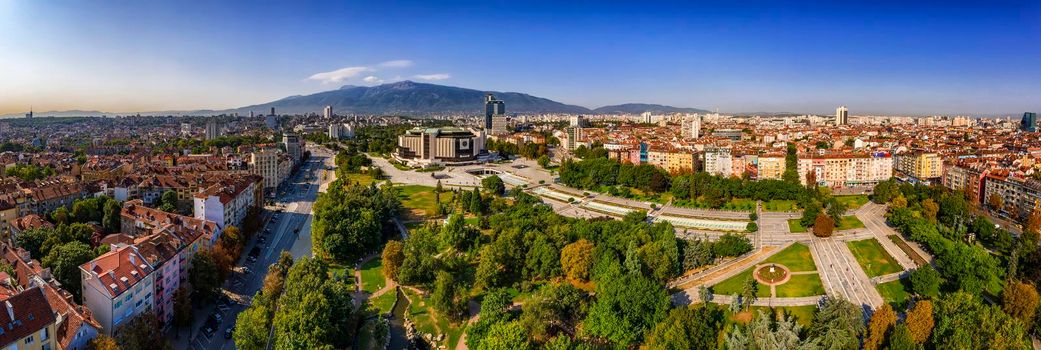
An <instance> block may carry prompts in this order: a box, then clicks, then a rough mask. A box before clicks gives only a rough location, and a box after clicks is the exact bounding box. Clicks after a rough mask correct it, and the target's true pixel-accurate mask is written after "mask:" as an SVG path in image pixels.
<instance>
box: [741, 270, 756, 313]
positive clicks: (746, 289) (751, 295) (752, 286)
mask: <svg viewBox="0 0 1041 350" xmlns="http://www.w3.org/2000/svg"><path fill="white" fill-rule="evenodd" d="M758 294H759V282H758V281H756V280H755V279H754V278H751V277H749V278H748V279H746V280H745V284H744V286H743V287H741V307H742V308H744V309H745V310H748V308H749V307H752V304H754V303H755V301H756V299H759V295H758Z"/></svg>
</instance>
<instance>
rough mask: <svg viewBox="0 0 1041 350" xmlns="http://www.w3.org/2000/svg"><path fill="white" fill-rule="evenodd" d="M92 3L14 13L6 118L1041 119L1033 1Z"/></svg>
mask: <svg viewBox="0 0 1041 350" xmlns="http://www.w3.org/2000/svg"><path fill="white" fill-rule="evenodd" d="M91 5H93V6H87V5H82V4H74V3H61V2H59V3H48V4H42V3H35V2H27V1H13V0H7V1H0V30H2V31H4V32H5V33H9V35H7V36H5V39H7V40H0V50H4V51H6V52H9V53H12V54H9V55H4V56H2V57H0V75H2V76H5V77H6V79H4V80H3V81H0V91H4V93H3V94H2V97H0V115H8V114H19V113H24V112H26V111H28V110H29V108H30V106H32V109H33V110H35V111H37V112H38V114H39V115H42V114H40V113H39V112H46V111H53V110H98V111H103V112H130V113H132V112H152V111H163V110H196V109H225V108H237V107H242V106H246V105H251V104H257V103H263V102H268V101H273V100H276V99H280V98H283V97H286V96H291V95H299V94H310V93H315V92H319V91H325V90H332V89H336V88H338V87H339V86H341V85H365V86H371V85H378V84H381V83H387V82H394V81H400V80H415V81H422V82H431V83H436V84H443V85H450V86H459V87H467V88H473V89H487V90H493V91H516V92H523V93H528V94H532V95H535V96H540V97H545V98H549V99H553V100H556V101H560V102H563V103H568V104H575V105H580V106H585V107H591V108H595V107H598V106H604V105H613V104H621V103H633V102H635V103H655V104H665V105H672V106H677V107H693V108H704V109H710V110H714V109H717V108H718V109H719V110H721V111H724V112H730V113H742V112H759V111H762V112H795V113H817V114H830V113H833V111H834V110H835V107H836V106H839V105H846V106H850V109H852V110H853V114H854V115H857V114H909V115H921V114H1012V115H1017V114H1019V115H1021V113H1022V112H1023V111H1036V110H1038V109H1041V102H1039V101H1038V100H1037V98H1036V97H1037V96H1039V95H1041V87H1039V86H1037V85H1036V84H1033V83H1032V82H1036V81H1038V78H1041V67H1039V66H1038V65H1036V62H1037V61H1039V60H1041V48H1038V46H1037V45H1031V43H1035V44H1036V43H1037V42H1041V22H1039V21H1037V20H1036V19H1037V18H1038V14H1041V8H1039V6H1038V5H1037V4H1036V3H1033V4H1031V3H1028V2H1002V3H998V4H989V5H982V4H971V3H949V2H948V3H943V4H942V5H943V6H942V7H940V4H935V5H929V4H919V5H904V4H899V3H896V2H882V3H879V2H873V3H870V4H831V3H816V4H814V3H799V4H773V3H758V4H756V3H746V4H742V5H720V4H712V5H708V4H693V5H691V4H673V3H661V4H658V5H657V6H646V5H639V4H628V3H598V4H597V6H596V7H590V6H589V5H588V4H557V3H552V4H550V3H526V4H512V3H507V2H494V1H493V2H480V3H462V2H457V3H450V4H425V3H412V2H399V3H394V4H363V3H344V4H332V3H322V2H316V3H309V4H307V5H303V6H301V5H290V4H278V3H263V4H253V3H250V4H249V6H246V4H244V3H224V4H169V3H159V4H144V5H142V4H136V3H123V2H115V3H105V4H91ZM39 18H46V19H47V20H46V21H45V22H43V23H46V24H45V25H44V24H41V23H42V22H40V21H39V20H38V19H39ZM315 112H316V113H321V111H320V110H319V111H315ZM475 113H479V110H475Z"/></svg>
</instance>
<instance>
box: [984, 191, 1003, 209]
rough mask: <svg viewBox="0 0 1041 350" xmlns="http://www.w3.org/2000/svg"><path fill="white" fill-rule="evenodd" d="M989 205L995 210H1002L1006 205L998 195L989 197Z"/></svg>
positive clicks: (994, 194)
mask: <svg viewBox="0 0 1041 350" xmlns="http://www.w3.org/2000/svg"><path fill="white" fill-rule="evenodd" d="M987 205H989V206H990V208H991V209H993V210H1001V207H1003V206H1004V205H1005V199H1004V198H1001V196H999V195H998V194H997V193H993V194H991V195H990V197H987Z"/></svg>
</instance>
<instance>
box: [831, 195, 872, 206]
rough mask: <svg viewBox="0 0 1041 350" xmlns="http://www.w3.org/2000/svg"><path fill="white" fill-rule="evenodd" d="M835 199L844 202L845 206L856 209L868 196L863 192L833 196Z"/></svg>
mask: <svg viewBox="0 0 1041 350" xmlns="http://www.w3.org/2000/svg"><path fill="white" fill-rule="evenodd" d="M835 200H837V201H839V203H844V204H846V208H849V209H857V208H860V207H861V206H863V205H864V204H866V203H867V202H868V197H867V195H863V194H858V195H851V196H835Z"/></svg>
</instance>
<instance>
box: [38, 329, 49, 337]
mask: <svg viewBox="0 0 1041 350" xmlns="http://www.w3.org/2000/svg"><path fill="white" fill-rule="evenodd" d="M49 338H50V334H47V328H44V329H43V330H41V331H40V340H47V339H49Z"/></svg>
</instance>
